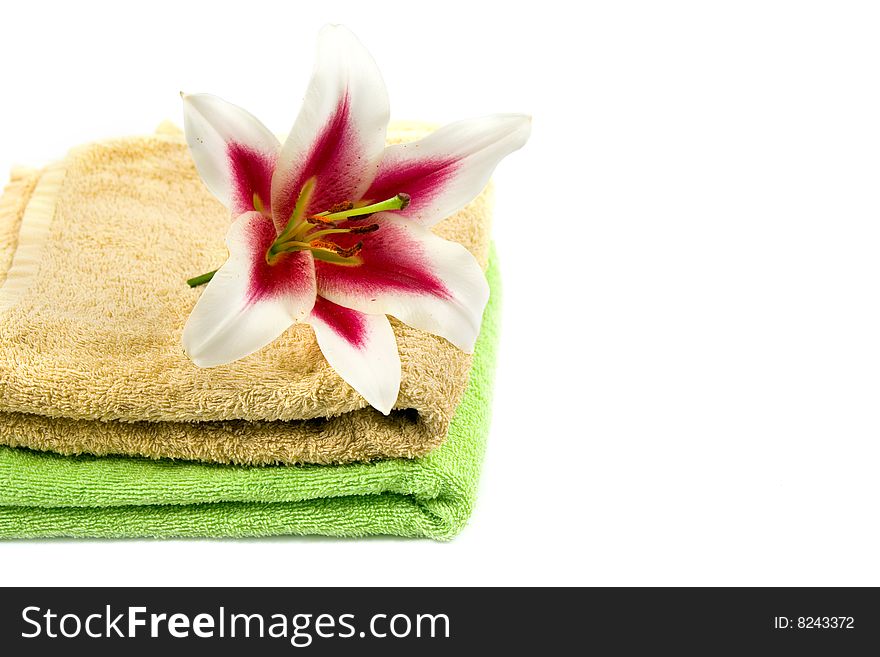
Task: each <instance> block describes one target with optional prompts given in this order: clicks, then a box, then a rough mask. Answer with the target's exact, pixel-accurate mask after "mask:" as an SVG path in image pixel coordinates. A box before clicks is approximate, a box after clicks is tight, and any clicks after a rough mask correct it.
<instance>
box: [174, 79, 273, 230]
mask: <svg viewBox="0 0 880 657" xmlns="http://www.w3.org/2000/svg"><path fill="white" fill-rule="evenodd" d="M183 120H184V131H185V133H186V141H187V144H189V149H190V152H191V153H192V156H193V160H194V161H195V163H196V168H197V169H198V171H199V174H200V175H201V177H202V180H204V182H205V185H207V187H208V189H209V190H211V193H212V194H214V196H216V197H217V198H218V199H219V200H220V202H221V203H223V204H224V205H225V206H226V207H228V208H229V209H230V211H231V212H232V214H233V215H234V216H238V215H240V214H244V213H245V212H251V211H253V210H258V209H260V208H258V207H255V203H254V197H255V195H256V197H257V198H258V201H257V204H259V205H261V206H262V209H263V212H264V213H266V215H267V216H271V214H270V212H271V200H272V194H271V191H272V174H273V173H274V171H275V161H276V159H277V157H278V150H279V149H280V144H279V143H278V139H277V138H276V137H275V135H273V134H272V133H271V132H269V130H268V128H266V126H264V125H263V124H262V123H260V121H259V120H257V118H256V117H254V116H253V115H252V114H250V113H249V112H247V111H245V110H244V109H242V108H241V107H238V106H237V105H233V104H231V103H227V102H226V101H225V100H223V99H221V98H218V97H217V96H212V95H210V94H191V95H185V96H183Z"/></svg>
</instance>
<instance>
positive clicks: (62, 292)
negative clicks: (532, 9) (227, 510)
mask: <svg viewBox="0 0 880 657" xmlns="http://www.w3.org/2000/svg"><path fill="white" fill-rule="evenodd" d="M425 132H426V128H424V127H419V126H418V125H416V124H403V125H400V126H397V127H396V128H395V129H393V130H392V132H391V133H390V135H391V137H390V139H389V141H392V142H400V141H409V140H412V139H416V138H418V137H420V136H422V135H423V134H424V133H425ZM489 196H490V192H489V191H486V192H484V193H483V194H482V195H481V196H480V197H479V198H478V199H476V200H475V201H474V202H473V203H471V204H470V205H469V206H468V207H466V208H465V209H463V210H462V211H461V212H459V213H457V214H455V215H454V216H452V217H450V218H448V219H446V220H445V221H443V222H441V223H440V224H438V225H437V226H436V227H435V232H437V233H438V234H439V235H441V236H442V237H445V238H447V239H452V240H455V241H458V242H460V243H462V244H463V245H465V246H466V247H467V248H468V249H469V250H470V251H471V252H472V253H473V254H474V256H475V257H476V258H477V260H478V261H479V262H480V263H481V265H482V266H483V267H484V268H485V266H486V264H487V261H488V252H489V222H490V214H491V209H490V205H491V200H490V198H489ZM229 222H230V217H229V215H228V212H227V210H226V209H225V208H224V207H223V206H222V205H221V204H220V203H219V202H217V201H216V200H215V199H214V198H213V196H211V194H210V193H209V192H208V191H207V189H206V188H205V186H204V185H203V184H202V182H201V180H200V179H199V177H198V174H197V172H196V170H195V167H194V165H193V162H192V159H191V157H190V155H189V152H188V149H187V147H186V144H185V143H184V141H183V138H182V136H181V135H180V134H179V132H177V133H176V134H174V133H169V131H168V130H167V129H166V130H164V131H163V133H162V134H156V135H154V136H150V137H137V138H126V139H119V140H114V141H109V142H103V143H98V144H91V145H88V146H83V147H79V148H76V149H74V150H73V151H71V152H70V154H69V155H68V156H67V158H66V159H65V160H63V161H62V162H60V163H58V164H55V165H52V166H50V167H48V168H47V169H45V170H43V171H39V172H38V171H26V170H18V171H16V172H14V173H13V179H12V182H11V183H10V184H9V186H8V187H7V188H6V191H5V194H4V196H3V197H2V200H0V283H2V287H0V444H3V445H10V446H21V447H30V448H33V449H37V450H50V451H55V452H59V453H62V454H82V453H88V454H95V455H107V454H119V455H129V456H147V457H151V458H162V457H169V458H181V459H188V460H200V461H211V462H219V463H237V464H272V463H320V464H333V463H348V462H353V461H367V460H373V459H380V458H395V457H404V458H413V457H417V456H421V455H424V454H426V453H428V452H429V451H430V450H432V449H433V448H435V447H437V445H439V444H440V443H441V442H442V440H443V438H444V436H446V434H447V431H448V428H449V422H450V420H451V418H452V414H453V412H454V410H455V408H456V406H457V405H458V402H459V400H460V398H461V395H462V392H463V390H464V387H465V384H466V382H467V377H468V371H469V368H470V364H471V357H470V356H469V355H467V354H464V353H463V352H461V351H460V350H458V349H456V348H455V347H453V346H452V345H451V344H449V343H448V342H447V341H446V340H444V339H442V338H439V337H436V336H433V335H429V334H427V333H425V332H423V331H419V330H416V329H413V328H410V327H408V326H405V325H403V324H401V323H400V322H397V321H396V320H392V324H393V326H394V331H395V334H396V336H397V343H398V347H399V350H400V355H401V361H402V367H403V377H402V383H401V389H400V396H399V398H398V401H397V408H396V410H395V411H394V412H392V414H391V415H390V416H384V415H382V414H381V413H379V412H378V411H376V410H374V409H373V408H371V407H370V406H369V405H368V404H367V403H366V401H365V400H364V399H363V398H362V397H361V396H360V395H359V394H358V393H357V392H355V391H354V390H353V389H352V388H351V387H350V386H349V385H348V384H346V383H345V382H344V381H343V380H342V379H341V378H340V377H339V376H338V375H337V374H336V373H335V372H334V371H333V370H332V369H331V368H330V366H329V365H328V364H327V362H326V360H325V359H324V357H323V356H322V354H321V352H320V350H319V348H318V345H317V342H316V340H315V337H314V333H313V332H312V329H311V327H309V326H307V325H297V326H294V327H292V328H291V329H290V330H288V331H287V332H286V333H285V334H284V335H283V336H282V337H281V338H280V339H278V340H276V341H275V342H273V343H272V344H271V345H269V346H268V347H266V348H264V349H262V350H260V351H259V352H257V353H255V354H253V355H251V356H249V357H247V358H245V359H243V360H241V361H238V362H235V363H231V364H229V365H226V366H222V367H216V368H212V369H200V368H198V367H196V366H194V365H193V364H192V363H191V362H190V361H189V359H188V358H187V357H186V355H185V354H184V353H183V349H182V347H181V344H180V335H181V332H182V330H183V325H184V323H185V322H186V319H187V316H188V315H189V313H190V310H191V309H192V307H193V305H194V304H195V302H196V300H197V298H198V296H199V295H200V294H201V293H202V289H201V288H199V289H190V288H189V287H188V286H187V285H186V283H185V280H186V279H187V278H189V277H191V276H194V275H197V274H200V273H203V272H205V271H210V270H212V269H215V268H216V267H217V266H219V265H220V264H222V263H223V262H224V261H225V259H226V256H227V253H226V247H225V246H224V242H223V237H224V234H225V232H226V229H227V227H228V225H229Z"/></svg>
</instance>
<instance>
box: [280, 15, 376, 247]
mask: <svg viewBox="0 0 880 657" xmlns="http://www.w3.org/2000/svg"><path fill="white" fill-rule="evenodd" d="M388 112H389V108H388V94H387V92H386V90H385V83H384V82H383V81H382V76H381V74H380V73H379V69H378V68H377V67H376V63H375V62H374V61H373V58H372V57H371V56H370V54H369V53H368V52H367V51H366V49H365V48H364V47H363V46H362V45H361V43H360V42H359V41H358V40H357V38H356V37H355V36H354V35H353V34H352V33H351V32H350V31H349V30H348V29H346V28H344V27H341V26H331V25H328V26H326V27H325V28H324V29H323V30H322V31H321V34H320V36H319V41H318V61H317V65H316V67H315V71H314V74H313V75H312V80H311V83H310V84H309V88H308V90H307V92H306V97H305V100H304V102H303V106H302V109H301V110H300V113H299V116H298V117H297V119H296V123H294V126H293V129H292V130H291V131H290V134H289V136H288V137H287V141H285V142H284V146H283V147H282V149H281V155H280V157H279V159H278V166H277V168H276V171H275V176H274V178H273V180H272V207H273V209H274V216H275V223H276V225H277V226H278V229H279V231H280V230H282V229H283V228H284V226H286V225H287V222H288V220H289V219H290V217H291V215H292V213H293V210H294V207H295V205H296V201H297V199H298V198H299V195H300V192H301V191H302V189H303V185H305V183H306V182H307V181H308V180H310V179H312V178H314V180H315V187H314V191H313V193H312V196H311V203H310V204H309V205H308V206H307V207H306V210H307V212H308V213H310V214H314V213H317V212H322V211H324V210H328V209H329V208H330V207H331V206H333V205H335V204H338V203H342V202H345V201H352V202H354V201H357V200H358V199H360V197H361V195H362V194H363V192H364V191H365V190H366V189H367V187H369V185H370V183H371V182H372V180H373V178H374V176H375V175H376V171H377V169H378V166H379V160H380V159H381V157H382V151H383V148H384V145H385V131H386V128H387V124H388Z"/></svg>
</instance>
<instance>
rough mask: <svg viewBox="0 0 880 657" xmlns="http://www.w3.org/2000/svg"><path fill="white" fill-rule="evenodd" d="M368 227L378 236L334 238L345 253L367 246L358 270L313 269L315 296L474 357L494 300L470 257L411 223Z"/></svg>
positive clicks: (377, 218) (396, 220) (385, 221)
mask: <svg viewBox="0 0 880 657" xmlns="http://www.w3.org/2000/svg"><path fill="white" fill-rule="evenodd" d="M368 221H369V222H371V223H377V224H379V230H377V231H375V232H373V233H367V234H363V235H351V234H343V235H334V238H338V239H336V242H337V243H338V244H339V245H340V246H343V247H349V246H351V245H352V244H354V243H355V242H358V241H363V243H364V246H363V249H362V250H361V251H360V253H359V254H358V258H359V259H360V261H361V264H359V265H356V266H349V265H336V264H331V263H328V262H322V261H318V260H316V261H315V271H316V274H317V279H318V294H319V295H321V296H323V297H326V298H327V299H329V300H330V301H333V302H334V303H337V304H340V305H343V306H345V307H347V308H352V309H354V310H359V311H361V312H364V313H370V314H387V315H393V316H394V317H397V318H398V319H399V320H401V321H402V322H404V323H405V324H409V325H410V326H413V327H415V328H418V329H422V330H425V331H428V332H429V333H433V334H435V335H440V336H442V337H444V338H446V339H447V340H449V341H450V342H451V343H453V344H454V345H456V346H457V347H459V348H460V349H463V350H464V351H467V352H469V353H470V352H472V351H473V348H474V342H475V341H476V339H477V335H478V334H479V331H480V321H481V319H482V316H483V309H484V308H485V306H486V301H488V299H489V286H488V284H487V283H486V277H485V276H484V274H483V271H482V269H480V266H479V264H478V263H477V261H476V260H475V259H474V257H473V255H471V253H470V252H469V251H468V250H467V249H466V248H464V247H463V246H462V245H461V244H458V243H456V242H450V241H448V240H444V239H442V238H440V237H438V236H436V235H434V233H432V232H431V231H430V229H428V228H425V227H424V226H420V225H419V224H416V223H414V222H412V221H410V220H408V219H402V218H400V217H396V216H394V215H392V214H386V213H381V214H377V215H374V216H372V217H370V219H369V220H368ZM360 223H362V222H360ZM345 225H346V224H343V226H345ZM347 225H349V226H351V225H358V222H348V224H347Z"/></svg>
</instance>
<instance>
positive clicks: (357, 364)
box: [308, 297, 400, 415]
mask: <svg viewBox="0 0 880 657" xmlns="http://www.w3.org/2000/svg"><path fill="white" fill-rule="evenodd" d="M308 321H309V324H311V325H312V328H313V329H314V330H315V337H316V338H317V339H318V346H320V347H321V351H322V352H323V354H324V357H325V358H326V359H327V362H328V363H330V366H331V367H332V368H333V369H334V370H336V372H337V374H339V376H341V377H342V378H343V379H344V380H345V382H346V383H348V384H349V385H350V386H351V387H352V388H354V389H355V390H357V391H358V392H359V393H360V394H361V395H362V396H363V397H364V399H366V400H367V401H368V402H369V403H370V405H371V406H373V407H374V408H376V409H377V410H379V411H381V412H382V413H384V414H385V415H388V413H390V412H391V409H392V408H394V403H395V402H396V401H397V393H398V392H399V391H400V355H399V354H398V352H397V340H395V338H394V331H393V330H392V328H391V324H390V323H389V322H388V318H387V317H385V315H366V314H364V313H360V312H358V311H356V310H350V309H348V308H343V307H342V306H337V305H336V304H334V303H332V302H330V301H327V300H326V299H322V298H320V297H318V300H317V302H316V303H315V307H314V308H313V309H312V314H311V315H310V316H309V320H308Z"/></svg>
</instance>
